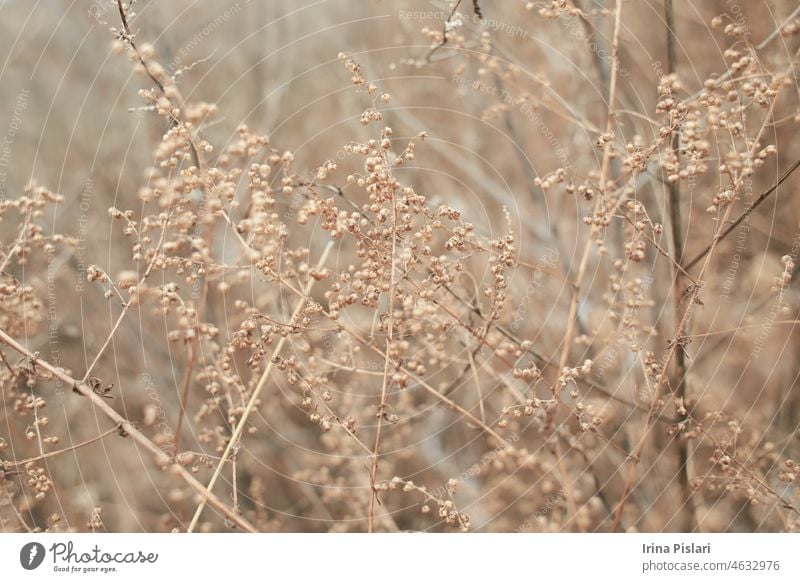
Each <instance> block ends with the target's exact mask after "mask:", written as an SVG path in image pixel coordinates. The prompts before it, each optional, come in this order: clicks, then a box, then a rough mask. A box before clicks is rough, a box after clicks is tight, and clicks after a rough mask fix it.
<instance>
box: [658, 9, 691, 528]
mask: <svg viewBox="0 0 800 582" xmlns="http://www.w3.org/2000/svg"><path fill="white" fill-rule="evenodd" d="M664 16H665V20H666V25H667V74H668V75H672V74H673V73H675V69H676V67H677V54H676V50H675V41H676V39H675V13H674V11H673V6H672V0H665V1H664ZM680 141H681V132H680V128H679V127H678V128H676V129H675V131H674V132H673V133H672V138H671V141H670V147H671V149H672V152H673V154H674V156H675V161H676V163H678V161H679V158H678V156H679V149H680ZM669 211H670V226H671V231H672V248H673V253H674V254H675V263H674V265H675V276H674V289H673V303H674V307H675V327H676V328H677V327H678V325H679V322H680V320H681V317H682V314H681V297H682V295H683V289H684V285H685V280H684V276H683V272H682V269H683V232H682V226H681V225H682V220H681V187H680V181H679V180H675V181H674V182H670V184H669ZM690 300H691V299H690ZM678 341H680V338H678ZM672 383H673V386H674V390H675V396H676V398H678V399H679V400H680V401H681V402H682V403H684V405H685V401H686V354H685V353H684V351H683V347H680V346H679V347H678V349H677V350H676V352H675V369H674V377H673V382H672ZM675 442H676V444H677V447H678V482H679V484H680V487H681V497H682V499H683V508H684V512H685V522H684V524H683V527H682V528H681V529H682V530H683V531H691V530H693V529H694V526H695V524H696V523H697V521H696V519H695V512H694V508H693V505H692V499H691V496H692V490H691V487H690V484H689V443H688V442H687V441H686V440H685V439H683V438H682V437H681V434H680V433H678V435H677V436H676V441H675Z"/></svg>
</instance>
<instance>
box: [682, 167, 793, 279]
mask: <svg viewBox="0 0 800 582" xmlns="http://www.w3.org/2000/svg"><path fill="white" fill-rule="evenodd" d="M798 167H800V160H797V161H796V162H795V163H793V164H792V165H791V166H790V167H789V169H788V170H786V171H785V172H784V173H783V175H782V176H781V177H780V178H778V181H777V182H775V183H774V184H773V185H772V186H770V187H769V188H767V190H765V191H764V192H763V193H762V194H761V195H760V196H759V197H758V198H757V199H756V201H755V202H753V204H751V205H750V206H748V207H747V209H746V210H745V211H744V212H742V214H741V215H740V216H739V217H738V218H737V219H736V220H734V221H733V222H731V223H730V225H729V226H728V227H727V228H726V229H725V230H723V231H722V232H721V233H720V234H719V235H717V236H718V237H719V240H722V239H724V238H725V237H726V236H728V235H729V234H730V233H732V232H733V231H734V230H736V227H737V226H739V225H740V224H741V223H742V221H743V220H744V219H745V218H747V217H748V216H749V215H750V214H751V213H752V212H753V211H754V210H755V209H756V208H758V207H759V206H760V205H761V203H762V202H764V200H766V199H767V198H769V197H770V195H771V194H772V193H773V192H775V191H776V190H777V189H778V186H780V185H781V184H783V183H784V182H785V181H786V180H787V179H788V178H789V176H791V175H792V173H794V171H795V170H796V169H797V168H798ZM713 245H714V243H712V244H710V245H708V246H707V247H706V248H705V249H703V250H702V251H701V252H700V253H698V254H697V256H696V257H695V258H693V259H692V260H691V261H689V262H688V263H687V264H686V269H687V270H688V269H691V268H692V267H694V266H695V265H696V264H697V263H698V262H700V261H701V260H702V259H703V257H705V256H706V255H707V254H708V253H709V252H710V251H711V247H712V246H713Z"/></svg>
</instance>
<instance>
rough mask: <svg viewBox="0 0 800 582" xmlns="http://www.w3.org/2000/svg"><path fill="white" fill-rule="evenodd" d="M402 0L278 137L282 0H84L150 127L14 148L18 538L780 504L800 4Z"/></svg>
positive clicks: (537, 519) (7, 268) (5, 327)
mask: <svg viewBox="0 0 800 582" xmlns="http://www.w3.org/2000/svg"><path fill="white" fill-rule="evenodd" d="M177 4H180V3H176V5H177ZM391 4H393V6H392V7H391V10H394V11H395V12H394V13H393V14H392V16H393V19H392V22H393V25H392V26H393V27H394V32H395V33H396V35H397V36H398V37H402V38H403V39H404V42H403V43H402V46H392V47H390V48H386V47H384V45H383V44H378V43H381V42H382V41H383V40H385V39H382V38H381V35H383V34H385V32H386V31H385V30H384V29H383V28H382V26H383V25H376V30H370V31H367V30H366V29H364V30H365V35H366V36H365V39H367V42H370V43H376V44H374V45H372V46H371V49H374V50H370V51H356V50H352V51H351V52H349V53H347V52H339V50H338V48H337V51H336V52H334V53H331V55H336V53H337V52H338V57H337V58H336V59H333V60H332V62H331V63H330V66H328V65H326V66H325V73H324V74H323V73H322V72H320V71H318V70H317V69H318V66H321V65H319V61H318V55H317V54H315V53H309V54H307V55H303V56H304V58H305V59H307V62H303V63H302V66H304V67H308V71H306V73H304V74H303V75H297V76H296V77H295V79H294V80H293V81H292V82H297V83H298V84H300V83H304V82H306V81H304V80H303V77H304V75H306V74H308V76H309V77H311V76H313V77H314V79H313V82H314V83H316V84H318V85H315V87H316V89H315V90H319V91H320V92H321V93H322V94H326V95H328V97H330V94H329V92H330V91H332V90H333V91H336V90H337V89H340V88H345V87H346V86H347V85H348V84H349V87H346V88H347V92H346V93H345V92H344V91H339V92H335V93H334V94H335V95H336V99H340V100H341V101H337V102H336V103H339V104H343V105H341V107H342V109H341V111H336V110H334V109H327V108H326V109H325V111H322V112H321V113H316V114H314V113H313V112H314V108H315V107H318V103H317V101H314V100H312V101H309V102H308V103H307V104H303V105H301V106H298V108H297V109H296V110H293V114H292V115H287V116H286V119H285V121H279V122H278V123H273V124H272V125H274V126H275V127H276V130H275V131H273V132H270V135H267V134H266V130H265V129H264V128H262V127H261V125H263V126H268V125H270V123H267V122H265V121H264V118H263V117H262V119H261V122H262V123H257V122H253V121H252V120H251V119H250V118H251V117H253V115H252V111H255V109H253V110H251V113H241V111H244V110H245V109H244V108H250V107H251V106H252V105H253V104H252V103H251V102H250V99H251V97H252V94H248V92H247V91H245V90H244V89H241V88H240V87H239V86H238V85H237V83H238V81H236V80H235V79H234V80H233V81H231V82H230V83H229V84H226V79H225V78H224V75H225V74H226V73H225V72H224V71H221V70H216V69H215V67H216V65H215V64H212V63H211V60H213V55H214V51H213V50H212V48H211V45H212V44H213V42H214V40H215V39H225V38H226V37H225V35H226V34H230V33H229V32H228V33H226V32H225V26H227V25H228V24H230V22H238V21H244V20H246V17H245V16H244V14H243V13H244V12H245V11H250V14H251V15H252V16H253V17H254V18H256V17H257V18H262V19H264V22H262V24H261V25H263V24H266V23H267V20H266V19H267V18H268V15H267V13H266V12H265V11H267V10H269V9H268V8H265V6H266V4H264V5H257V3H253V4H252V5H248V6H243V5H241V6H240V3H236V4H235V6H234V7H232V8H228V9H227V10H226V11H225V12H222V13H214V14H215V16H213V17H212V19H211V20H210V22H211V23H213V26H212V25H211V24H207V25H205V26H204V27H201V28H199V31H200V32H196V33H195V35H194V37H193V40H190V41H189V43H187V44H186V45H185V46H184V47H183V48H182V49H179V50H177V51H175V49H174V47H173V48H169V47H170V44H169V42H168V41H167V40H164V39H163V38H162V37H161V35H160V34H159V33H157V32H156V31H159V30H160V27H165V26H166V25H165V24H164V22H166V21H165V20H162V19H161V18H160V17H163V16H164V15H163V14H162V13H161V12H159V10H166V11H167V12H169V11H172V10H178V8H177V7H170V8H166V9H156V8H153V7H152V6H151V5H150V4H147V3H144V4H135V3H131V5H127V4H125V3H124V2H122V0H113V1H108V2H97V3H96V4H95V5H93V10H92V11H90V14H91V16H92V17H93V18H94V19H96V20H97V22H100V23H102V24H103V26H98V27H97V30H95V31H92V34H93V35H94V36H95V37H98V36H100V35H101V34H103V33H102V32H101V29H104V30H107V29H108V28H110V29H111V32H112V34H113V46H112V50H111V54H110V56H109V59H110V60H109V62H111V63H113V67H112V68H113V70H114V73H113V74H114V75H118V76H119V77H123V76H127V71H128V70H131V69H132V70H133V71H134V73H136V82H137V83H138V84H139V86H140V89H139V90H138V98H139V99H140V100H141V102H140V103H139V104H138V105H136V106H134V107H131V108H130V110H129V111H126V112H124V114H125V115H127V116H128V119H131V118H134V119H135V120H136V123H137V124H142V126H143V127H147V128H148V131H149V132H150V133H149V135H148V137H147V140H146V141H147V142H148V147H149V148H150V150H151V153H148V154H147V155H143V154H142V153H141V151H140V150H139V149H137V148H138V145H137V146H136V147H131V146H126V147H128V148H129V150H128V151H127V153H126V151H125V150H123V151H120V150H116V151H115V150H112V149H111V148H109V151H105V150H104V151H103V152H102V156H103V159H104V160H107V164H108V167H104V168H99V170H97V171H95V173H93V174H92V175H91V178H90V179H89V180H86V181H84V183H83V187H82V190H81V193H80V194H78V195H77V196H75V195H74V194H69V193H66V190H65V188H63V187H62V186H61V185H60V186H59V187H58V188H53V189H50V188H47V187H42V186H39V185H37V184H35V183H31V184H29V185H27V186H25V187H24V188H23V189H22V193H21V194H19V195H13V193H12V190H11V186H9V184H13V182H7V178H6V173H5V172H4V173H3V175H2V176H0V177H1V178H2V180H3V181H2V186H3V190H2V192H3V196H2V199H1V200H0V220H2V224H3V236H2V241H0V243H1V244H2V246H1V247H0V250H1V251H2V252H1V254H0V261H2V263H1V264H0V273H2V282H0V297H2V300H1V301H0V359H1V360H2V362H0V382H2V402H3V408H2V413H1V414H2V415H3V419H4V422H3V425H2V426H3V428H2V429H1V430H0V524H2V527H3V530H4V531H21V530H26V531H45V530H46V531H62V530H74V531H105V530H141V529H143V530H146V531H216V530H221V529H224V528H237V529H240V530H243V531H370V532H373V531H375V532H377V531H405V530H436V531H474V530H478V531H548V532H551V531H582V532H593V531H640V530H645V531H663V530H666V531H695V530H696V531H796V530H798V528H800V519H798V517H800V492H799V491H798V486H797V483H798V480H800V464H798V463H799V462H798V460H797V458H798V454H799V453H800V446H799V445H798V438H799V437H798V435H800V433H798V430H797V418H798V412H800V398H798V392H797V390H798V388H797V377H798V374H797V364H796V362H795V360H796V358H794V357H793V355H794V353H795V352H796V349H797V338H798V337H800V336H798V331H797V330H796V325H797V323H798V317H797V314H796V312H797V309H798V304H797V292H796V282H795V272H796V262H797V253H798V251H800V234H797V231H798V228H799V227H798V219H799V218H800V217H798V216H797V212H795V211H794V208H793V206H796V205H793V204H792V203H791V201H790V200H787V197H789V196H792V195H793V191H792V185H796V183H797V182H796V180H797V178H796V177H795V175H794V172H795V170H796V169H797V167H798V166H800V157H799V156H800V151H798V148H797V146H796V145H794V143H793V141H792V136H793V131H794V126H796V125H797V123H800V114H799V113H798V111H799V109H798V107H799V106H800V105H799V104H798V96H799V95H800V93H798V80H797V71H796V68H795V67H796V65H797V63H798V60H797V57H798V51H800V44H798V43H800V40H798V36H800V35H799V34H798V32H799V31H800V19H798V14H800V9H793V6H792V4H793V3H791V2H783V3H781V2H778V3H775V4H778V5H780V10H777V13H778V14H779V15H780V17H781V20H778V21H774V22H773V21H772V20H769V21H768V20H767V17H765V16H763V14H762V13H760V12H759V11H758V9H757V8H756V7H750V8H749V9H746V8H745V7H744V6H738V5H735V6H729V5H730V4H731V3H721V2H720V3H718V4H719V6H717V7H714V8H713V9H712V7H706V8H704V9H703V10H700V11H696V13H695V16H692V17H688V16H684V17H680V16H678V15H680V14H682V13H681V12H680V3H677V2H676V3H675V4H676V6H673V1H672V0H666V2H664V3H663V4H661V5H660V6H659V11H658V12H657V13H653V14H649V13H648V10H650V9H652V7H650V6H649V5H648V6H647V7H644V6H641V5H637V6H633V5H632V3H626V2H622V0H615V1H613V2H610V1H609V2H605V3H604V2H583V3H581V2H577V1H567V0H558V1H542V2H513V3H512V2H509V3H502V4H503V6H502V7H501V6H493V5H491V4H490V3H486V2H478V1H473V2H471V3H470V2H461V1H460V0H458V1H454V2H449V3H446V2H442V3H428V2H411V1H409V2H408V3H406V2H397V3H391ZM394 4H397V6H394ZM407 4H408V5H407ZM495 4H500V3H495ZM711 4H714V3H711ZM206 9H207V10H211V11H214V10H219V8H218V7H214V8H210V7H207V8H206ZM386 9H387V8H386V7H383V8H375V7H372V6H370V7H369V8H365V10H367V11H368V12H369V14H376V12H373V11H374V10H378V11H380V10H386ZM9 10H10V9H9ZM136 10H140V11H141V12H140V13H139V14H137V13H136V12H135V11H136ZM154 11H155V13H153V12H154ZM654 14H657V16H658V18H659V19H661V21H662V23H663V25H662V27H661V30H662V32H661V33H660V37H659V38H650V37H651V36H653V35H652V29H653V23H652V22H650V21H652V19H653V18H655V16H654ZM83 17H84V18H85V15H84V16H83ZM776 18H777V16H776ZM703 19H706V20H703ZM229 21H230V22H229ZM275 22H281V19H278V20H276V21H275ZM512 22H514V23H523V24H514V25H513V26H512V24H511V23H512ZM706 24H707V25H708V28H707V32H706V34H707V37H706V38H689V37H690V35H689V33H688V32H686V30H687V29H689V28H690V27H693V26H694V27H700V26H702V27H706ZM261 25H259V26H261ZM351 25H352V23H351ZM348 26H349V25H348ZM353 26H355V25H353ZM358 26H362V27H367V26H368V25H366V24H364V23H361V24H359V25H358ZM260 30H261V29H258V30H257V31H256V32H259V31H260ZM206 31H208V32H206ZM169 32H170V31H167V33H166V34H165V38H169ZM635 34H641V35H642V36H641V37H636V36H634V35H635ZM320 35H322V33H320ZM373 35H374V36H373ZM696 36H699V35H696ZM148 38H158V39H159V40H157V41H154V43H155V44H149V43H148V42H147V39H148ZM256 38H261V39H262V40H263V38H262V37H259V36H256ZM711 40H713V41H714V42H716V43H717V46H719V47H722V48H721V49H720V50H721V57H720V59H716V58H712V57H710V56H707V53H706V52H705V51H707V50H708V49H707V44H708V43H709V42H711ZM339 41H341V43H342V44H343V45H345V46H342V47H340V48H346V45H347V44H348V43H346V42H344V41H342V39H341V38H340V39H339ZM177 42H179V41H177ZM318 42H320V43H323V44H322V46H324V47H325V49H326V50H328V49H330V47H331V46H332V45H331V44H330V43H328V44H324V43H325V42H326V41H324V40H318ZM162 44H163V45H164V47H162ZM165 47H166V48H165ZM187 47H191V48H188V49H187ZM380 47H383V48H386V50H387V51H389V52H391V56H390V57H385V56H383V55H382V54H381V50H383V49H381V50H378V48H380ZM548 47H555V49H552V48H548ZM10 50H13V49H10ZM231 50H232V52H236V51H237V50H240V49H237V48H233V49H231ZM248 50H249V49H248ZM256 50H257V52H258V51H262V49H261V48H257V49H256ZM553 50H555V52H553ZM162 51H164V52H166V53H167V54H165V55H162V56H159V55H160V54H161V53H162ZM193 51H196V52H197V53H198V54H196V55H191V54H190V53H192V52H193ZM241 51H243V52H246V50H245V49H244V48H241ZM640 51H641V52H640ZM201 52H204V54H203V55H200V54H199V53H201ZM662 53H663V55H664V57H663V58H664V59H665V64H664V65H663V66H662V64H661V62H660V61H658V60H657V58H656V57H655V56H654V54H657V55H661V54H662ZM169 54H173V55H174V54H178V55H179V57H177V56H176V57H175V58H173V59H172V60H171V61H170V58H169ZM328 58H330V55H329V57H326V58H325V60H327V59H328ZM126 59H127V62H126ZM261 59H262V56H258V60H257V64H261V65H263V63H262V61H261ZM720 60H721V61H722V63H723V64H724V67H723V68H720ZM168 61H169V64H165V63H167V62H168ZM333 61H335V62H333ZM189 63H190V64H189ZM333 65H335V67H336V68H335V70H334V68H333ZM109 66H110V65H109ZM270 66H272V65H270ZM276 66H277V67H278V72H280V70H281V68H282V67H285V66H287V65H286V62H283V61H282V62H280V63H277V65H276ZM264 67H266V65H264ZM568 67H573V70H571V71H570V70H569V69H568ZM389 70H393V71H396V70H400V71H402V74H400V75H398V76H396V77H390V76H389V74H388V71H389ZM259 71H260V72H259ZM421 71H422V73H421ZM578 71H579V72H580V74H578V73H577V72H578ZM35 75H36V73H35ZM215 75H216V76H215ZM241 75H242V78H245V79H250V78H255V82H256V83H257V84H256V88H257V89H258V90H259V91H260V90H263V85H258V83H263V84H265V85H268V86H269V85H270V84H271V82H272V81H271V80H265V79H264V78H263V70H261V69H259V67H257V66H252V67H250V68H249V69H247V71H243V72H242V73H241ZM420 75H422V76H424V77H425V79H426V80H425V83H423V82H422V81H420V78H421V77H420ZM573 75H574V77H573ZM434 77H435V79H434ZM287 78H288V77H287ZM198 79H199V80H198ZM348 79H349V81H348ZM192 82H194V83H196V85H194V86H193V85H191V83H192ZM204 82H207V83H212V82H213V83H214V84H215V85H214V86H216V87H220V86H221V87H223V89H222V90H217V91H210V90H208V89H209V85H204V84H203V83H204ZM309 82H310V81H309ZM434 82H436V83H443V84H444V85H442V86H441V87H437V88H436V90H435V91H434V92H433V94H431V90H430V88H429V87H430V85H429V84H432V83H434ZM426 83H427V84H426ZM276 86H277V82H276ZM287 86H289V87H290V89H288V90H287V91H288V96H289V98H291V99H302V100H303V102H304V103H305V95H304V94H303V93H302V91H301V90H300V89H297V88H295V87H293V86H292V83H291V82H288V81H287ZM320 86H324V89H319V87H320ZM204 89H205V90H207V92H208V94H209V95H221V96H220V97H219V99H216V102H211V101H208V102H207V101H202V100H201V99H200V98H199V96H200V95H202V94H204ZM126 91H127V92H128V93H130V91H129V88H126ZM592 92H594V95H592V94H591V93H592ZM230 95H233V98H231V97H230ZM23 96H24V98H25V100H28V99H32V100H33V97H28V96H27V93H25V94H24V95H23ZM34 97H35V93H34ZM209 99H211V98H209ZM325 99H326V98H324V97H320V100H323V101H324V100H325ZM255 100H256V101H257V102H259V105H256V109H257V108H258V107H259V106H260V101H261V98H260V97H257V98H256V99H255ZM226 103H227V105H228V107H229V108H230V111H231V113H228V112H227V109H226V107H225V105H226ZM270 103H272V102H270ZM25 107H27V101H26V105H25ZM118 110H119V107H115V108H114V111H118ZM432 112H433V113H432ZM240 113H241V114H240ZM314 115H316V116H317V117H314ZM307 118H312V119H313V122H314V123H318V124H324V125H320V126H319V127H315V126H313V125H312V126H309V127H306V126H305V125H303V123H304V122H305V121H306V120H307ZM284 123H285V124H286V127H288V128H289V129H290V130H291V131H289V132H287V131H281V127H283V124H284ZM309 123H312V122H311V121H309ZM319 128H322V129H319ZM226 130H230V131H227V133H226ZM109 132H110V133H111V134H114V133H115V132H119V133H120V134H121V135H127V134H124V129H123V127H122V126H121V125H117V126H114V127H112V128H111V129H110V130H109ZM15 133H16V132H15ZM298 135H301V136H303V137H302V138H298ZM126 139H127V137H126ZM12 141H13V140H12ZM304 141H305V142H306V143H305V144H304ZM287 142H288V143H289V144H290V145H285V143H287ZM291 144H294V145H291ZM309 144H310V145H309ZM48 147H49V146H48ZM287 148H288V149H287ZM292 148H293V149H292ZM44 151H45V152H46V154H45V158H47V156H51V155H52V153H51V150H49V149H47V148H45V150H44ZM128 154H130V157H131V158H132V159H131V160H129V159H128V157H129V156H128ZM15 155H18V153H15ZM3 164H4V166H5V165H6V164H5V162H3ZM93 171H94V170H93ZM43 173H44V174H45V176H44V178H47V181H50V180H52V179H54V175H52V174H51V173H50V172H49V171H48V170H45V171H44V172H43ZM134 174H135V175H134ZM55 179H58V180H59V181H60V180H61V178H60V177H58V176H57V175H56V178H55ZM40 180H41V183H47V181H45V180H44V179H42V177H40ZM109 188H110V190H109ZM98 190H103V191H111V192H115V193H117V194H115V195H114V197H113V199H109V200H107V201H108V202H109V203H108V204H107V205H106V207H105V208H104V209H103V210H104V212H103V214H102V215H101V214H100V213H99V212H94V215H93V216H92V218H91V219H90V218H89V217H88V212H89V207H90V204H89V202H88V201H89V200H97V199H100V200H105V198H103V197H102V195H100V194H98ZM76 201H77V202H76ZM84 202H85V203H86V209H84ZM93 206H94V207H95V210H96V204H93ZM76 207H77V208H78V212H79V217H78V218H75V213H76ZM62 216H67V217H72V219H71V220H69V221H67V220H64V219H63V218H60V217H62ZM95 221H96V222H95ZM95 224H99V225H100V227H98V228H96V229H95V228H94V225H95ZM101 230H103V232H105V233H107V235H106V234H103V233H102V232H101ZM106 236H107V239H106V238H105V237H106ZM121 475H125V477H124V478H121ZM128 475H130V477H129V476H128Z"/></svg>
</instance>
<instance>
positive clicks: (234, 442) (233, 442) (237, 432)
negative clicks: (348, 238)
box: [186, 241, 334, 533]
mask: <svg viewBox="0 0 800 582" xmlns="http://www.w3.org/2000/svg"><path fill="white" fill-rule="evenodd" d="M333 244H334V243H333V241H330V242H328V244H327V246H326V247H325V250H324V251H323V252H322V256H321V257H320V259H319V261H318V262H317V268H321V267H322V266H323V265H324V264H325V261H326V260H327V259H328V254H330V251H331V249H333ZM315 282H316V279H314V278H313V277H311V278H310V279H309V281H308V284H307V285H306V288H305V291H304V293H303V294H302V295H301V299H300V302H299V303H298V304H297V307H295V310H294V313H293V314H292V321H294V320H295V319H297V317H298V316H299V315H300V313H301V312H302V311H303V309H305V307H306V304H307V302H308V295H309V293H311V290H312V289H313V287H314V283H315ZM287 337H288V336H283V335H282V336H281V339H280V340H278V344H277V345H276V346H275V351H274V352H273V355H274V356H277V355H279V354H280V353H281V350H283V346H284V344H285V343H286V341H287ZM273 365H274V364H273V359H272V358H270V360H269V363H268V364H267V367H266V368H265V369H264V373H263V374H261V377H260V378H259V380H258V383H257V384H256V387H255V389H254V390H253V394H252V395H251V396H250V400H249V401H248V403H247V406H246V407H245V409H244V412H242V416H241V418H239V422H237V423H236V428H235V429H234V431H233V434H232V435H231V438H230V440H229V441H228V446H227V447H225V452H224V453H223V454H222V457H221V458H220V461H219V464H217V468H216V469H215V471H214V474H213V475H212V476H211V479H210V480H209V482H208V487H207V489H208V491H209V492H211V491H213V490H214V485H215V484H216V482H217V479H219V476H220V474H221V473H222V469H223V468H224V467H225V464H226V463H227V462H228V459H229V458H230V456H231V453H232V452H233V450H234V448H235V447H237V446H239V440H240V439H241V437H242V432H244V427H245V425H246V424H247V420H248V419H249V418H250V414H251V413H252V412H253V410H254V409H255V406H256V402H258V398H259V396H260V395H261V391H262V390H263V389H264V386H265V385H266V384H267V380H268V379H269V376H270V374H271V373H272V367H273ZM206 503H207V500H206V499H203V500H201V501H200V504H199V505H198V506H197V509H196V510H195V512H194V517H192V521H191V523H190V524H189V527H188V528H187V530H186V531H187V532H190V533H191V532H192V531H194V529H195V527H197V522H198V521H199V520H200V516H201V515H202V514H203V510H204V509H205V507H206Z"/></svg>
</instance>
